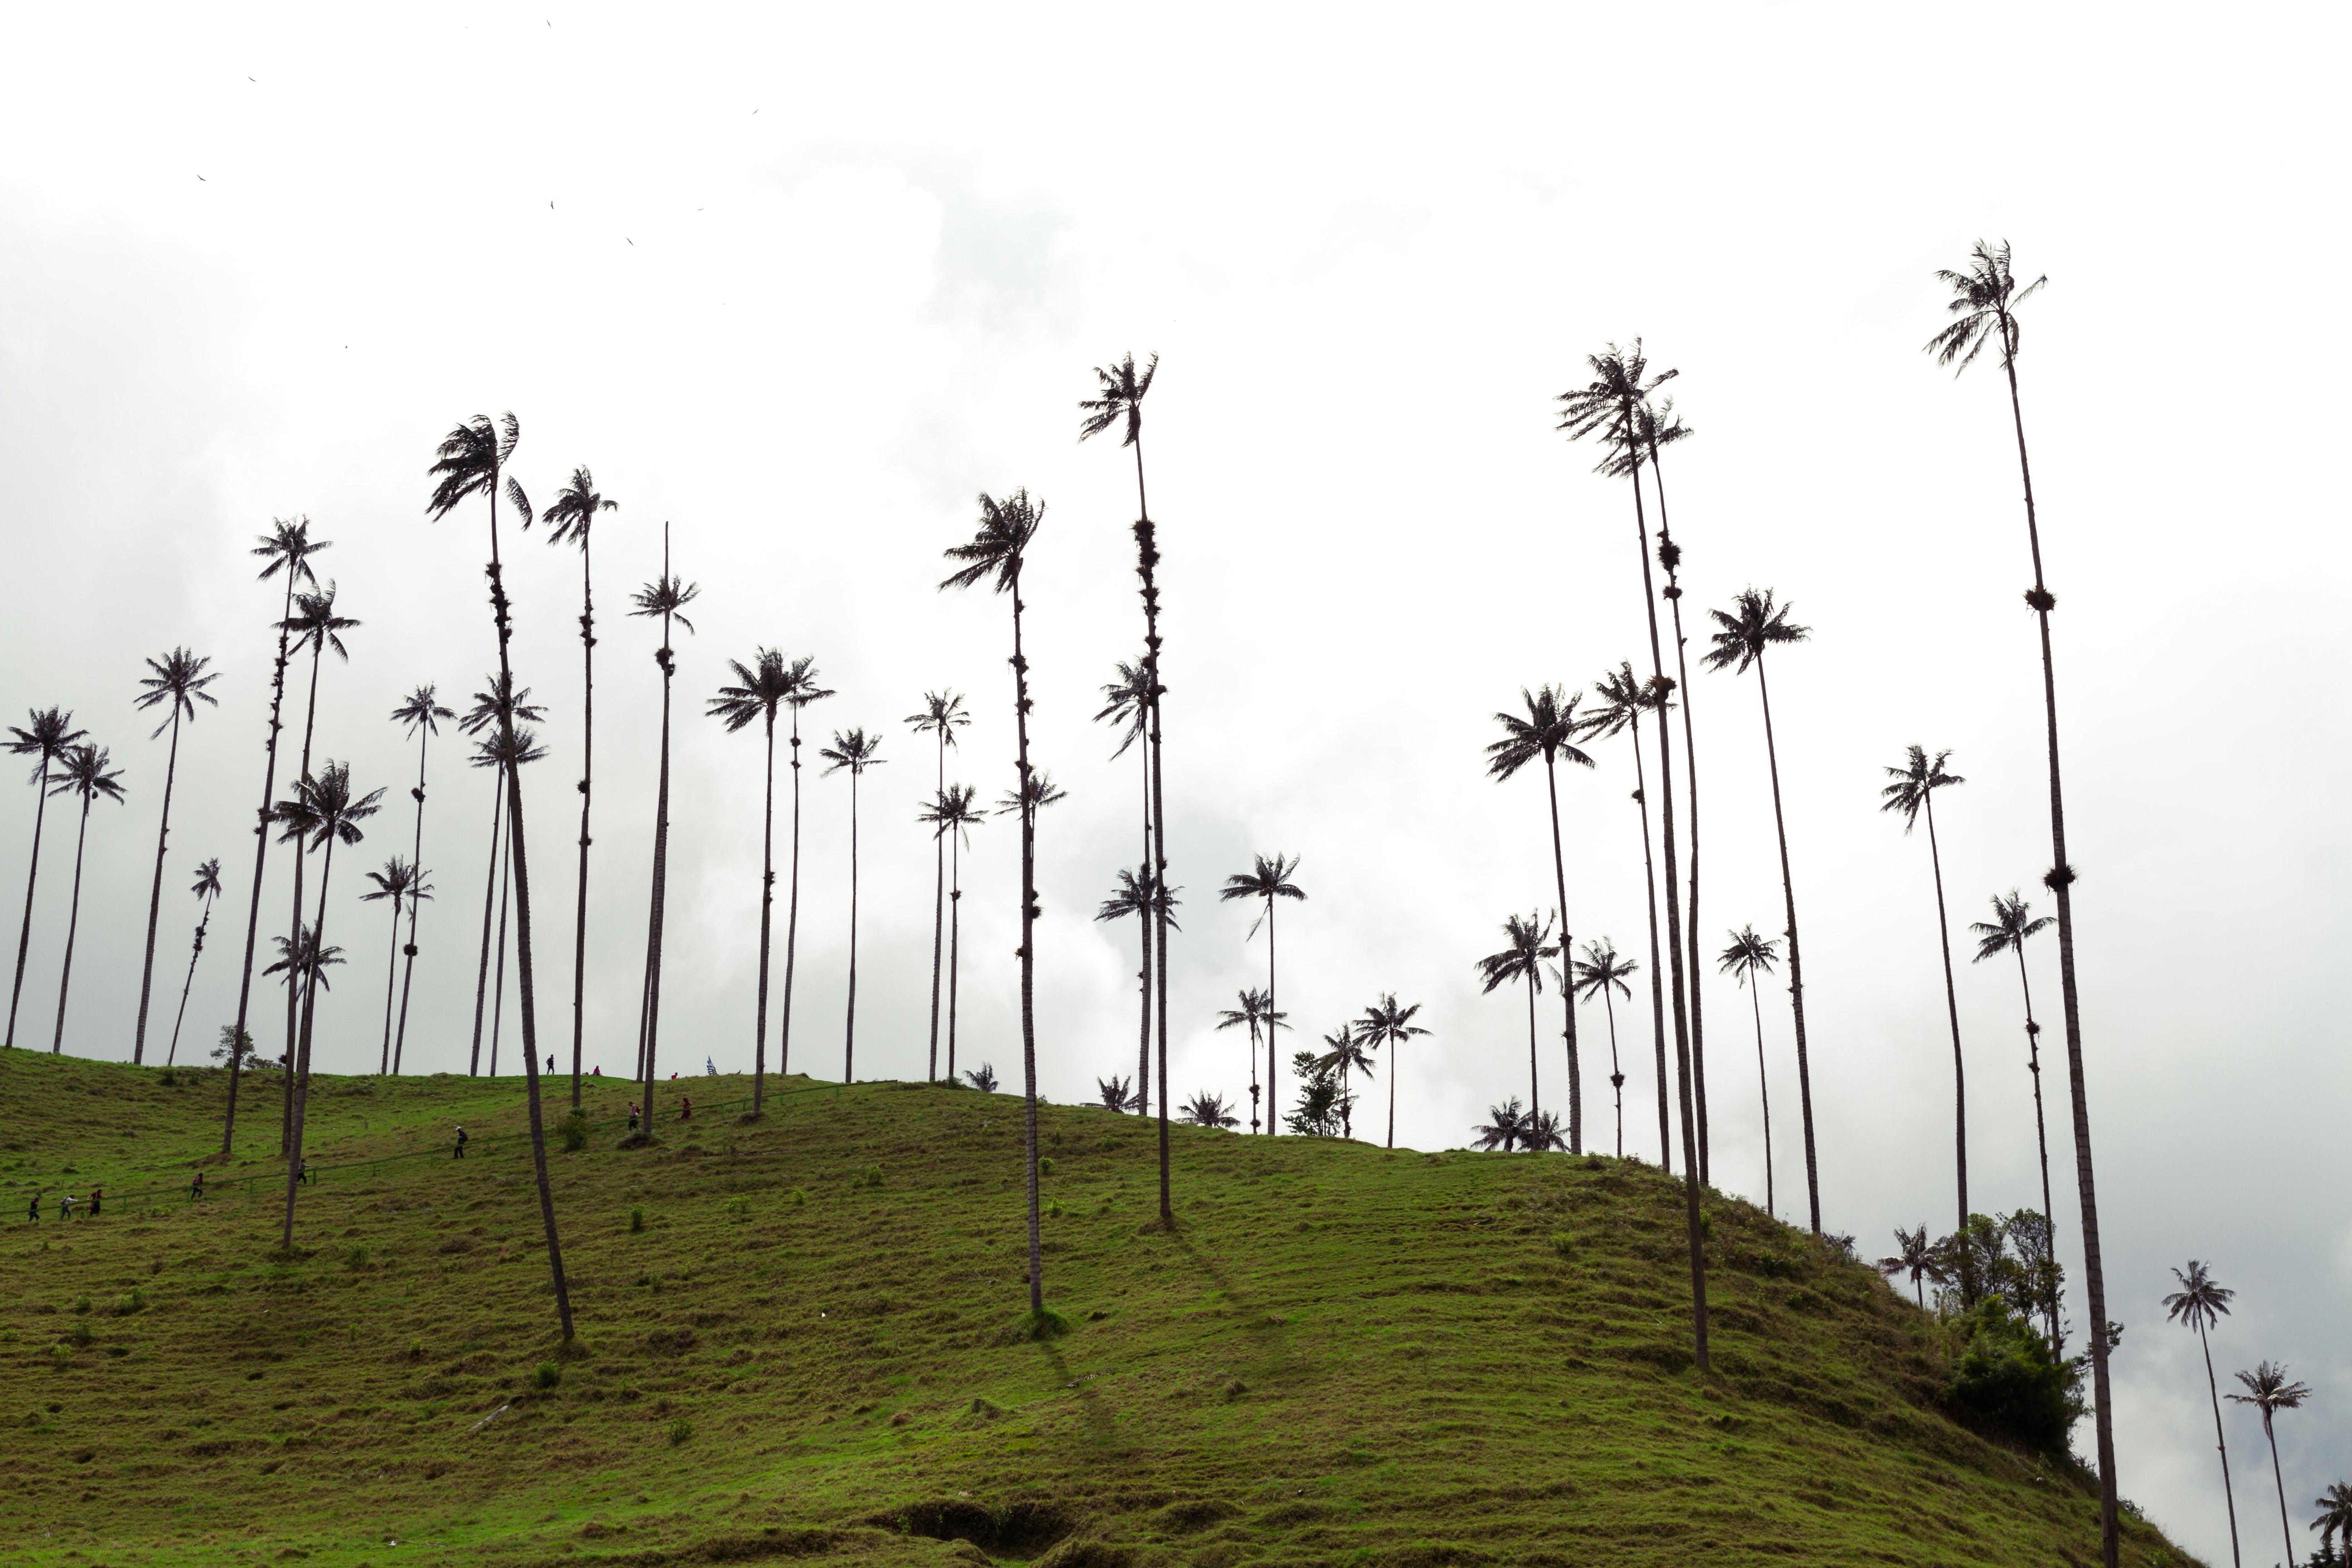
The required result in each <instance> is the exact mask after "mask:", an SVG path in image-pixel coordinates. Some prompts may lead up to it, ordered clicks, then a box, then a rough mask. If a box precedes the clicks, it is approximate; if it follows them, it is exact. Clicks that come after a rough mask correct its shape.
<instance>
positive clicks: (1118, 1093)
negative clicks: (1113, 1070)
mask: <svg viewBox="0 0 2352 1568" xmlns="http://www.w3.org/2000/svg"><path fill="white" fill-rule="evenodd" d="M1095 1092H1096V1093H1097V1095H1099V1096H1100V1097H1101V1099H1102V1108H1103V1109H1104V1110H1116V1111H1118V1112H1119V1113H1120V1114H1121V1115H1124V1114H1126V1113H1127V1112H1128V1111H1130V1110H1134V1109H1135V1104H1136V1091H1135V1090H1134V1089H1131V1088H1129V1086H1128V1080H1127V1079H1123V1078H1098V1079H1095Z"/></svg>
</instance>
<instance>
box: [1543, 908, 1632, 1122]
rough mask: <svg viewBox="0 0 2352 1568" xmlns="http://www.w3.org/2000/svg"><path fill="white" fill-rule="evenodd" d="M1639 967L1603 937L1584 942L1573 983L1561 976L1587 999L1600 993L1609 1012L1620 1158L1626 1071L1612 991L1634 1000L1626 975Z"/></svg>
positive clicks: (1611, 1079) (1611, 1077)
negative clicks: (1619, 1052)
mask: <svg viewBox="0 0 2352 1568" xmlns="http://www.w3.org/2000/svg"><path fill="white" fill-rule="evenodd" d="M1640 967H1641V965H1639V964H1637V963H1634V962H1633V960H1632V959H1630V958H1620V957H1618V956H1617V948H1616V944H1615V943H1613V942H1611V941H1610V940H1609V939H1608V938H1607V937H1605V936H1604V937H1602V938H1601V940H1600V941H1599V942H1586V943H1585V944H1584V956H1583V957H1582V958H1580V959H1578V960H1576V979H1575V981H1574V983H1573V984H1569V983H1568V981H1567V977H1566V976H1565V975H1563V976H1561V980H1562V985H1561V989H1563V990H1573V991H1574V992H1575V993H1576V994H1578V995H1580V996H1581V997H1582V998H1583V999H1584V1000H1585V1001H1587V1002H1590V1001H1591V1000H1592V998H1593V996H1594V995H1595V994H1598V995H1599V996H1600V998H1601V1005H1602V1007H1603V1008H1604V1009H1606V1011H1607V1012H1608V1015H1609V1085H1610V1087H1611V1088H1612V1089H1614V1090H1616V1093H1617V1158H1619V1159H1620V1160H1622V1159H1623V1158H1624V1157H1625V1073H1624V1069H1623V1068H1621V1067H1619V1066H1618V1064H1617V1004H1616V1001H1615V1000H1614V998H1613V997H1612V993H1614V994H1615V996H1622V997H1625V998H1627V999H1628V1000H1631V999H1632V997H1633V988H1632V987H1631V986H1629V985H1627V984H1625V976H1627V975H1629V974H1631V973H1633V971H1635V970H1636V969H1639V968H1640Z"/></svg>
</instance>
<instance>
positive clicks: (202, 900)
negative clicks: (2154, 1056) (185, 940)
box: [163, 858, 221, 1067]
mask: <svg viewBox="0 0 2352 1568" xmlns="http://www.w3.org/2000/svg"><path fill="white" fill-rule="evenodd" d="M189 891H190V892H193V893H194V894H195V895H196V901H197V904H198V905H199V907H201V908H202V909H203V910H204V913H203V914H202V915H201V916H199V917H198V918H197V921H196V940H195V942H194V945H192V946H191V947H190V948H189V949H188V977H187V978H186V979H185V980H183V981H181V982H180V1010H179V1012H178V1013H176V1014H174V1015H173V1018H172V1048H171V1049H170V1050H169V1051H167V1052H165V1053H164V1056H163V1065H164V1066H165V1067H170V1066H172V1065H173V1064H174V1063H175V1062H177V1061H178V1060H179V1059H180V1026H181V1025H182V1024H184V1023H186V1022H187V1019H188V993H189V992H190V991H192V990H194V988H195V984H196V960H198V959H199V958H202V957H203V956H204V955H205V928H207V927H208V926H210V925H211V924H212V923H213V900H215V899H217V898H219V897H220V892H221V879H220V861H219V859H218V858H214V859H211V860H207V861H205V863H204V864H203V865H201V866H198V867H197V868H196V885H195V886H194V887H193V888H191V889H189Z"/></svg>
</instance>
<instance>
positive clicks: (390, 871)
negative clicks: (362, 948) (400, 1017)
mask: <svg viewBox="0 0 2352 1568" xmlns="http://www.w3.org/2000/svg"><path fill="white" fill-rule="evenodd" d="M367 876H368V880H369V881H371V882H373V883H374V884H375V891H374V892H373V893H362V894H361V895H360V901H361V902H362V903H367V904H373V903H378V902H381V901H382V900H385V899H389V900H392V942H391V944H390V945H389V946H388V947H387V948H386V949H385V951H384V955H383V1054H382V1056H381V1057H380V1058H379V1060H378V1064H377V1067H376V1069H375V1070H376V1071H377V1072H379V1073H388V1072H390V1071H391V1070H392V994H393V984H394V982H395V981H397V980H398V979H399V978H400V906H401V905H402V904H404V903H405V904H407V905H409V906H410V908H411V909H412V910H413V909H414V908H415V906H416V905H417V904H418V903H421V902H422V901H424V900H426V899H429V898H431V897H432V896H433V889H432V887H431V885H430V884H429V883H427V882H426V881H425V875H424V873H423V872H422V871H420V870H419V869H418V868H417V865H416V862H415V861H414V860H404V859H402V858H400V857H399V856H397V855H394V857H393V858H391V859H389V860H386V861H385V862H384V863H383V870H381V871H370V872H369V873H368V874H367ZM412 918H413V917H412Z"/></svg>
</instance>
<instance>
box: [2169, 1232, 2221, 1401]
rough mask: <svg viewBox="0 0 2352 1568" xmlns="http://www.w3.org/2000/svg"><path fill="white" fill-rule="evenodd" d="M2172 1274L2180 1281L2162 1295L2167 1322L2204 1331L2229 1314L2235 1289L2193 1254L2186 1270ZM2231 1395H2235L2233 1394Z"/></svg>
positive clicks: (2175, 1270)
mask: <svg viewBox="0 0 2352 1568" xmlns="http://www.w3.org/2000/svg"><path fill="white" fill-rule="evenodd" d="M2172 1277H2173V1278H2174V1279H2178V1280H2179V1281H2180V1289H2178V1290H2175V1291H2174V1292H2173V1293H2172V1294H2171V1295H2169V1296H2167V1297H2166V1298H2165V1299H2164V1316H2165V1320H2166V1321H2168V1322H2176V1323H2180V1324H2183V1325H2185V1326H2187V1327H2189V1328H2191V1329H2195V1330H2196V1331H2199V1332H2200V1333H2204V1332H2208V1331H2210V1330H2211V1329H2212V1328H2213V1327H2214V1326H2215V1325H2217V1324H2219V1323H2220V1322H2221V1320H2222V1319H2223V1318H2225V1317H2227V1316H2229V1313H2230V1302H2231V1298H2233V1297H2235V1296H2236V1295H2237V1292H2236V1291H2235V1290H2227V1289H2222V1287H2221V1284H2220V1283H2219V1282H2218V1281H2216V1280H2215V1279H2214V1278H2213V1275H2212V1272H2211V1270H2210V1269H2208V1268H2206V1267H2205V1265H2203V1264H2202V1263H2200V1262H2198V1261H2197V1259H2195V1258H2190V1259H2189V1272H2187V1273H2186V1274H2184V1273H2182V1272H2181V1271H2180V1270H2179V1269H2178V1268H2176V1269H2174V1270H2173V1271H2172ZM2231 1397H2232V1398H2234V1397H2236V1396H2235V1395H2234V1394H2233V1395H2231Z"/></svg>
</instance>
